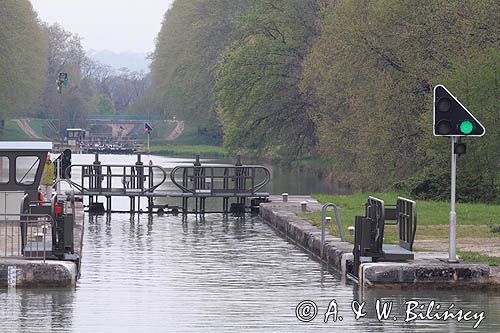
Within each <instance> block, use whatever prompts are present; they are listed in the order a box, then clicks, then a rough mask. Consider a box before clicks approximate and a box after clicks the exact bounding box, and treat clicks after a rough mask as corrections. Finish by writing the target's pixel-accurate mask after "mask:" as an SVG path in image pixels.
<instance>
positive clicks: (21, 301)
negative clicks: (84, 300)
mask: <svg viewBox="0 0 500 333" xmlns="http://www.w3.org/2000/svg"><path fill="white" fill-rule="evenodd" d="M74 297H75V294H74V291H73V290H59V289H44V290H37V289H18V290H16V289H12V288H10V289H0V318H2V319H1V321H0V331H1V332H69V331H71V330H72V327H73V323H72V316H73V305H74Z"/></svg>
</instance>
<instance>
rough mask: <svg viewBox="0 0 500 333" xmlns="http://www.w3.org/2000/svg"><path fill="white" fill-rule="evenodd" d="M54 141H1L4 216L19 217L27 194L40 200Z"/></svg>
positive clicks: (1, 211) (0, 195)
mask: <svg viewBox="0 0 500 333" xmlns="http://www.w3.org/2000/svg"><path fill="white" fill-rule="evenodd" d="M51 150H52V142H29V141H22V142H21V141H2V142H0V214H19V208H20V204H21V201H22V199H23V197H24V194H28V196H29V200H30V201H36V200H37V195H38V187H39V185H40V181H41V179H42V173H43V168H44V165H45V160H46V159H47V154H48V153H49V152H50V151H51Z"/></svg>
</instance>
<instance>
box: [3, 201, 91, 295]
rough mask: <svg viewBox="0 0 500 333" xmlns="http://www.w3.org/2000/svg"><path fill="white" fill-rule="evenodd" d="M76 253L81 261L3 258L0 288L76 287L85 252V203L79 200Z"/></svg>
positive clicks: (74, 226) (76, 217) (75, 236)
mask: <svg viewBox="0 0 500 333" xmlns="http://www.w3.org/2000/svg"><path fill="white" fill-rule="evenodd" d="M74 214H75V215H74V225H73V237H74V252H75V254H76V255H77V256H78V258H79V260H78V262H73V261H62V260H49V259H46V260H41V259H37V260H29V259H23V258H15V257H11V258H8V257H7V258H0V288H5V287H18V288H46V287H73V286H75V285H76V281H77V280H78V278H79V275H80V263H81V258H82V251H83V232H84V211H83V203H82V202H79V201H76V202H75V210H74Z"/></svg>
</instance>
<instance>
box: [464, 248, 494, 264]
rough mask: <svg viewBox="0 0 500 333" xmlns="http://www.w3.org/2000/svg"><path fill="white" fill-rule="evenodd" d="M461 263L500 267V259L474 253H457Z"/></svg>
mask: <svg viewBox="0 0 500 333" xmlns="http://www.w3.org/2000/svg"><path fill="white" fill-rule="evenodd" d="M457 253H458V256H459V257H460V259H461V260H463V261H468V262H481V263H485V264H488V265H500V257H490V256H486V255H483V254H480V253H476V252H465V251H457Z"/></svg>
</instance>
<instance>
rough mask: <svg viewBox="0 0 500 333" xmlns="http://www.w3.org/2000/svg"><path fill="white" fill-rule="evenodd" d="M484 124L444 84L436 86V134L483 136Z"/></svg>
mask: <svg viewBox="0 0 500 333" xmlns="http://www.w3.org/2000/svg"><path fill="white" fill-rule="evenodd" d="M484 133H485V129H484V126H483V125H482V124H481V123H480V122H479V121H478V120H477V119H476V118H475V117H474V116H473V115H472V113H470V112H469V110H467V109H466V108H465V106H463V105H462V103H460V101H459V100H458V99H457V98H456V97H455V96H453V95H452V94H451V93H450V92H449V91H448V89H446V88H445V87H444V86H443V85H437V86H436V87H435V88H434V135H435V136H483V135H484Z"/></svg>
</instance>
